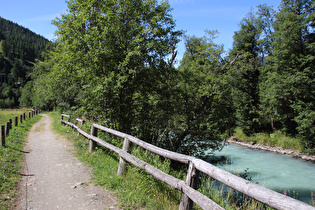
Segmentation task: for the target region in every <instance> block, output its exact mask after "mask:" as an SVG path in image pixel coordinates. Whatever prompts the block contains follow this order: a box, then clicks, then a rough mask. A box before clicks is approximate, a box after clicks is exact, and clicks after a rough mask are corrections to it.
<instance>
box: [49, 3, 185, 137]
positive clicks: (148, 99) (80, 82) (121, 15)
mask: <svg viewBox="0 0 315 210" xmlns="http://www.w3.org/2000/svg"><path fill="white" fill-rule="evenodd" d="M170 11H171V9H170V6H169V4H168V3H167V2H166V1H157V0H144V1H143V0H128V1H125V0H124V1H123V0H118V1H117V0H115V1H114V0H106V1H97V0H92V1H83V0H71V1H69V2H68V13H67V14H63V15H62V17H61V18H60V19H57V20H56V21H54V24H55V25H56V26H57V27H58V30H57V35H58V36H59V38H58V40H57V41H56V42H57V44H58V46H57V50H56V53H55V54H54V58H53V59H54V60H55V65H54V67H53V69H54V71H56V72H57V73H56V75H58V77H59V78H66V79H67V82H69V85H68V86H67V89H69V88H74V87H75V89H76V90H79V91H78V94H77V95H76V97H75V98H74V102H75V103H74V104H70V103H69V105H70V107H71V106H72V107H74V106H77V107H80V108H81V110H85V112H86V114H87V115H88V116H90V117H92V118H95V119H97V120H99V121H101V122H103V123H104V124H105V125H107V126H110V127H113V128H115V129H118V130H120V131H122V132H127V133H130V134H132V133H136V134H137V135H138V136H139V137H147V136H150V135H149V134H148V133H152V132H148V131H147V130H146V129H142V128H143V124H146V126H145V127H146V128H150V127H151V129H150V130H152V129H153V128H154V127H162V126H163V123H162V122H159V123H162V124H160V125H154V124H153V123H152V122H158V120H157V117H158V116H160V114H159V113H165V112H164V111H163V109H164V108H165V106H157V100H158V99H160V98H162V94H164V93H165V90H166V89H167V88H166V87H165V85H167V82H168V81H169V77H170V75H171V74H172V72H173V71H175V69H174V68H173V67H172V66H171V67H170V66H169V65H168V63H167V61H166V56H167V55H169V54H170V53H171V52H172V50H174V48H175V47H176V44H177V43H178V41H179V35H180V34H181V31H176V30H175V23H174V21H173V19H172V17H171V15H170ZM63 81H64V80H63ZM152 110H154V111H152ZM159 111H161V112H159ZM144 116H146V118H145V120H148V122H147V121H145V120H144V119H143V117H144ZM146 122H147V123H146ZM148 125H149V126H148ZM150 138H152V137H150ZM145 140H147V141H151V140H150V139H145Z"/></svg>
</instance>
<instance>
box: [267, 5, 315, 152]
mask: <svg viewBox="0 0 315 210" xmlns="http://www.w3.org/2000/svg"><path fill="white" fill-rule="evenodd" d="M314 9H315V5H314V2H313V1H310V0H303V1H283V2H282V4H281V7H280V11H279V12H278V13H277V14H276V15H275V18H276V20H275V23H274V30H275V32H274V34H273V36H272V37H273V39H274V42H273V45H272V47H273V48H272V55H271V56H269V57H268V59H267V61H268V63H267V65H266V68H265V69H264V72H263V78H262V81H263V82H262V84H261V99H262V104H261V108H262V110H263V112H264V114H265V116H268V117H269V118H271V119H272V124H273V128H274V129H282V130H284V131H285V132H286V133H288V134H291V135H299V136H301V137H302V138H303V139H305V140H306V141H307V146H308V147H314V145H315V143H314V141H315V139H314V123H315V120H314V101H315V100H314V93H315V92H314V91H315V86H314V78H315V77H314V71H313V70H311V69H312V68H313V66H314V61H315V56H314V55H315V54H314V50H313V49H314V35H315V34H314V21H313V19H314Z"/></svg>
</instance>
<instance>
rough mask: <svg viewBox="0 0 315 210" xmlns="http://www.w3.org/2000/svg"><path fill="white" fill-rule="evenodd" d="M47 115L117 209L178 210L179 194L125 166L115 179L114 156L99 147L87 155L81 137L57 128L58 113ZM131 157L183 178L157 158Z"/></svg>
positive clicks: (114, 140)
mask: <svg viewBox="0 0 315 210" xmlns="http://www.w3.org/2000/svg"><path fill="white" fill-rule="evenodd" d="M49 115H50V116H52V117H53V119H54V123H53V125H54V129H55V130H56V131H57V132H58V133H60V134H62V135H65V134H67V135H66V137H67V138H68V139H71V140H73V143H74V145H75V148H76V151H77V153H76V156H77V157H78V159H79V160H81V161H82V162H84V163H85V164H86V165H88V166H90V167H92V168H93V180H94V181H95V182H96V183H97V184H99V185H101V186H103V187H104V188H106V189H108V190H112V191H114V192H115V194H116V196H118V197H119V199H120V202H121V203H120V206H121V207H123V208H124V209H142V208H146V209H178V207H179V203H180V200H181V192H180V191H178V190H175V189H173V188H172V187H170V186H168V185H167V184H165V183H163V182H161V181H158V180H157V179H155V178H154V177H153V176H152V175H150V174H148V173H146V172H145V171H143V170H141V169H139V168H136V167H134V166H132V165H130V164H127V170H126V173H125V174H124V175H123V176H121V177H119V176H116V174H117V169H118V163H119V156H118V155H116V154H115V153H113V152H111V151H109V150H107V149H105V148H102V147H96V149H95V151H94V152H93V153H91V154H90V153H89V152H88V141H87V140H86V139H84V138H83V137H81V136H79V137H78V136H77V133H76V132H74V133H73V132H72V129H71V128H70V127H67V126H64V125H61V124H60V121H59V120H60V114H59V113H56V112H54V113H49ZM90 127H91V123H89V122H87V123H85V124H84V126H83V130H85V131H86V132H87V133H89V130H90ZM98 136H99V137H100V138H101V139H104V140H106V141H107V142H110V143H111V144H114V145H116V146H119V147H120V148H121V146H122V142H123V139H118V138H113V137H112V138H110V137H109V136H108V135H106V134H105V133H104V132H98ZM132 154H133V155H135V156H136V157H138V158H139V159H142V160H145V161H146V162H148V163H149V164H151V165H153V166H155V167H157V168H159V169H160V170H162V171H164V172H167V173H169V174H171V175H173V176H175V177H177V178H181V179H184V176H186V174H183V173H182V172H176V171H172V170H171V167H170V162H169V161H161V159H160V157H159V156H157V155H153V154H151V153H149V152H144V151H143V150H142V149H140V148H138V147H133V149H132Z"/></svg>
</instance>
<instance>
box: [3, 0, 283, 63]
mask: <svg viewBox="0 0 315 210" xmlns="http://www.w3.org/2000/svg"><path fill="white" fill-rule="evenodd" d="M169 3H170V5H171V7H172V8H173V11H172V15H173V18H174V19H175V20H176V26H177V29H180V30H184V31H186V34H187V35H190V36H191V35H195V36H197V37H202V36H203V35H204V31H205V30H206V29H208V30H218V32H219V35H218V38H217V39H216V43H217V44H223V45H224V49H225V50H226V51H227V50H228V49H231V48H232V42H233V35H234V31H237V30H239V23H240V21H241V20H242V19H243V18H244V17H245V16H246V14H247V13H248V12H249V11H250V10H251V8H253V9H255V8H256V7H257V6H258V5H260V4H264V3H266V4H267V5H269V6H274V9H277V8H278V6H279V5H280V3H281V0H169ZM66 10H67V4H66V3H65V0H0V16H1V17H2V18H5V19H7V20H11V21H13V22H15V23H17V24H19V25H22V26H24V27H26V28H28V29H30V30H32V31H34V32H35V33H37V34H40V35H42V36H44V37H46V38H47V39H49V40H52V39H53V38H54V31H55V30H56V28H55V26H53V25H52V24H51V21H52V20H53V19H55V18H56V17H58V16H60V14H61V13H65V12H66ZM184 51H185V47H184V42H183V41H182V42H181V43H179V45H178V52H179V54H178V59H180V58H181V57H182V55H183V53H184Z"/></svg>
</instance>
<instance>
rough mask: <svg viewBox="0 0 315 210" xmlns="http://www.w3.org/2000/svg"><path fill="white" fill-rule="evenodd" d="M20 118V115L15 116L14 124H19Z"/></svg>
mask: <svg viewBox="0 0 315 210" xmlns="http://www.w3.org/2000/svg"><path fill="white" fill-rule="evenodd" d="M18 119H19V117H18V116H15V117H14V126H15V127H16V126H18Z"/></svg>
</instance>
